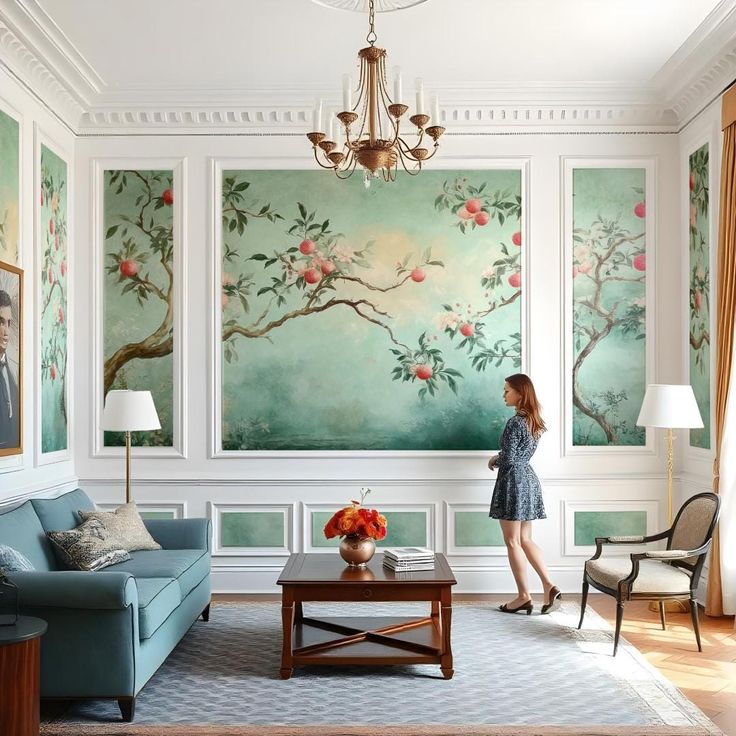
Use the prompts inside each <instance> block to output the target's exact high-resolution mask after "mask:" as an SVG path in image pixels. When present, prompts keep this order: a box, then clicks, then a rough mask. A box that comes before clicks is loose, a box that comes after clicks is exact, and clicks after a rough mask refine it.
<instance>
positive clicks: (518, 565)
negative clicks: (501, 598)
mask: <svg viewBox="0 0 736 736" xmlns="http://www.w3.org/2000/svg"><path fill="white" fill-rule="evenodd" d="M499 522H500V523H501V531H502V532H503V541H504V542H505V544H506V549H507V551H508V553H509V565H510V566H511V572H512V573H513V576H514V580H515V581H516V588H517V590H518V592H519V594H518V595H517V596H516V598H514V600H513V601H509V603H508V604H507V605H508V606H509V608H516V607H517V606H520V605H521V604H522V603H526V601H528V600H529V599H530V598H531V595H530V594H529V585H528V584H527V579H526V556H525V554H524V550H523V549H522V548H521V522H520V521H506V520H505V519H499Z"/></svg>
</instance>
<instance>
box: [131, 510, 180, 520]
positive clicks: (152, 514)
mask: <svg viewBox="0 0 736 736" xmlns="http://www.w3.org/2000/svg"><path fill="white" fill-rule="evenodd" d="M140 514H141V518H143V519H175V518H176V513H175V512H174V511H141V512H140Z"/></svg>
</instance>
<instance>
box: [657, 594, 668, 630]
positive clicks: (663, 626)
mask: <svg viewBox="0 0 736 736" xmlns="http://www.w3.org/2000/svg"><path fill="white" fill-rule="evenodd" d="M659 620H660V621H661V622H662V631H665V630H666V629H667V625H666V623H665V619H664V601H660V602H659Z"/></svg>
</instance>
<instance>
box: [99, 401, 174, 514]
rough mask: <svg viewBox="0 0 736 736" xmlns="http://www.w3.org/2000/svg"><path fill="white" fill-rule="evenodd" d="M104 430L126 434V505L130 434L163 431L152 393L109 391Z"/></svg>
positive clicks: (103, 420) (126, 499)
mask: <svg viewBox="0 0 736 736" xmlns="http://www.w3.org/2000/svg"><path fill="white" fill-rule="evenodd" d="M102 429H104V430H107V431H108V432H125V503H130V501H131V500H132V499H131V495H130V433H131V432H139V431H141V430H147V429H148V430H150V429H161V422H159V419H158V414H157V413H156V407H155V406H154V405H153V397H152V396H151V392H150V391H108V393H107V397H106V398H105V408H104V410H103V412H102Z"/></svg>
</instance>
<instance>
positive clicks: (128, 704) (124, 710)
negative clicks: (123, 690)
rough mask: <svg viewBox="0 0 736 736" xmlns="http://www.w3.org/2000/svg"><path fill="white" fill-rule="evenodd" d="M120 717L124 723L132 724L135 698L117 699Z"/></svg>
mask: <svg viewBox="0 0 736 736" xmlns="http://www.w3.org/2000/svg"><path fill="white" fill-rule="evenodd" d="M118 706H119V708H120V715H121V716H122V717H123V721H125V723H132V722H133V718H135V698H118Z"/></svg>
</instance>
